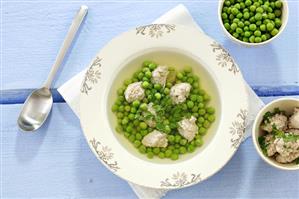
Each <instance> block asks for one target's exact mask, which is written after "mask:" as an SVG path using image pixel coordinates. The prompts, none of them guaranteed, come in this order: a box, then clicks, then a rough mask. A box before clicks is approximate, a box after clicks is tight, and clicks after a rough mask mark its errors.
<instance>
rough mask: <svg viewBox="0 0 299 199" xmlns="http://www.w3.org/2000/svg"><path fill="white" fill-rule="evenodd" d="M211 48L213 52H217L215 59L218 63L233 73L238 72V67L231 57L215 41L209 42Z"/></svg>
mask: <svg viewBox="0 0 299 199" xmlns="http://www.w3.org/2000/svg"><path fill="white" fill-rule="evenodd" d="M211 47H212V50H213V52H214V53H217V55H216V60H217V61H218V65H219V66H221V67H229V68H228V70H229V71H232V72H233V73H234V74H236V73H238V72H240V70H239V68H238V67H237V65H236V64H235V62H234V60H233V58H232V57H231V56H230V54H229V53H228V52H227V51H226V50H225V49H224V48H223V47H222V46H221V45H220V44H218V43H217V42H215V41H214V42H213V43H212V44H211Z"/></svg>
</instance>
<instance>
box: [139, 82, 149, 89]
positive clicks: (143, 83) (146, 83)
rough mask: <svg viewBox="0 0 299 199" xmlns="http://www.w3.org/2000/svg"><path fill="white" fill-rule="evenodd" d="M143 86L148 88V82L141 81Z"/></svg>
mask: <svg viewBox="0 0 299 199" xmlns="http://www.w3.org/2000/svg"><path fill="white" fill-rule="evenodd" d="M141 86H142V87H143V88H148V87H149V83H148V82H147V81H145V82H142V85H141Z"/></svg>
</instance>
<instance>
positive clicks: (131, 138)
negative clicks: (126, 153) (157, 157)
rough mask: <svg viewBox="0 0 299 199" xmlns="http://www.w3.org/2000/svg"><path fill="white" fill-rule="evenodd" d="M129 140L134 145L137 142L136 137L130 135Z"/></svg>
mask: <svg viewBox="0 0 299 199" xmlns="http://www.w3.org/2000/svg"><path fill="white" fill-rule="evenodd" d="M129 140H130V142H133V143H134V142H135V135H133V134H132V135H130V136H129Z"/></svg>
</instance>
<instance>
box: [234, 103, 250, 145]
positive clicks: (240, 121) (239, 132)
mask: <svg viewBox="0 0 299 199" xmlns="http://www.w3.org/2000/svg"><path fill="white" fill-rule="evenodd" d="M247 115H248V111H247V110H246V109H241V110H240V112H239V113H238V114H237V119H236V120H235V121H234V122H232V126H231V127H230V133H231V135H232V138H231V143H232V147H234V148H235V149H237V148H238V147H239V145H240V144H241V142H242V140H243V137H244V134H245V128H246V126H247V124H246V118H247Z"/></svg>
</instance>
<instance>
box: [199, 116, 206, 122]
mask: <svg viewBox="0 0 299 199" xmlns="http://www.w3.org/2000/svg"><path fill="white" fill-rule="evenodd" d="M197 121H198V123H203V122H204V121H205V119H204V118H203V117H199V118H198V119H197Z"/></svg>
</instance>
